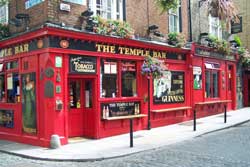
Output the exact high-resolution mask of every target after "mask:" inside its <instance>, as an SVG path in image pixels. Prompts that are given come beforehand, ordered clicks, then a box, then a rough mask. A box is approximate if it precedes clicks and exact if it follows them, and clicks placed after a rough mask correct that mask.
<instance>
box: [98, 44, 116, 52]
mask: <svg viewBox="0 0 250 167" xmlns="http://www.w3.org/2000/svg"><path fill="white" fill-rule="evenodd" d="M95 47H96V48H97V52H105V53H115V46H114V45H101V44H96V45H95Z"/></svg>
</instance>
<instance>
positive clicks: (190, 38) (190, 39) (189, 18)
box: [188, 0, 193, 42]
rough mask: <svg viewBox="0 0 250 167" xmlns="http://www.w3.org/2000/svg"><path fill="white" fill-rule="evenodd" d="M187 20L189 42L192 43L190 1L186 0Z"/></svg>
mask: <svg viewBox="0 0 250 167" xmlns="http://www.w3.org/2000/svg"><path fill="white" fill-rule="evenodd" d="M188 20H189V42H192V41H193V39H192V35H193V34H192V16H191V0H188Z"/></svg>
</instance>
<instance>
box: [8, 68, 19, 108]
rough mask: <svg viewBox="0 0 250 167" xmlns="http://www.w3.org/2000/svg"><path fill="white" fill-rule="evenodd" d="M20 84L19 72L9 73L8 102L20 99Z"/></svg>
mask: <svg viewBox="0 0 250 167" xmlns="http://www.w3.org/2000/svg"><path fill="white" fill-rule="evenodd" d="M19 96H20V85H19V75H18V74H17V73H9V74H7V102H8V103H16V102H18V101H19Z"/></svg>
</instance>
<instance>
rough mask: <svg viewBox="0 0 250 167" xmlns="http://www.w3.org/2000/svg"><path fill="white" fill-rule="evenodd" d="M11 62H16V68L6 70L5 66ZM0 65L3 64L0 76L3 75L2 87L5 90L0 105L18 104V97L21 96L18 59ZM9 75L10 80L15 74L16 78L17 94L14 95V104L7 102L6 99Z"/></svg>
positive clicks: (7, 99)
mask: <svg viewBox="0 0 250 167" xmlns="http://www.w3.org/2000/svg"><path fill="white" fill-rule="evenodd" d="M11 62H17V66H16V67H15V68H8V67H7V66H8V65H7V64H8V63H11ZM1 64H3V69H2V71H1V72H0V74H1V75H4V85H5V86H4V88H5V89H4V92H5V93H4V101H0V103H7V104H17V103H19V102H20V96H21V78H20V72H19V66H20V62H19V60H18V59H14V60H10V61H7V62H2V63H1ZM9 74H11V75H12V79H13V76H14V75H15V74H16V75H17V76H18V85H19V94H16V97H15V101H14V102H9V98H8V94H9V90H8V75H9ZM12 82H14V80H13V81H12ZM12 84H13V83H12ZM17 93H18V92H17ZM18 96H19V97H18Z"/></svg>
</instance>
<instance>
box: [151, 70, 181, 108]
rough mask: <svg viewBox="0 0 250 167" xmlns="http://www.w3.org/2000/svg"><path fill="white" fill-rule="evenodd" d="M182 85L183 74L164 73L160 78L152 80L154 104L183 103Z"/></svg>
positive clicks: (177, 72) (174, 72) (176, 72)
mask: <svg viewBox="0 0 250 167" xmlns="http://www.w3.org/2000/svg"><path fill="white" fill-rule="evenodd" d="M184 84H185V80H184V72H182V71H165V72H164V73H163V76H162V77H161V78H159V79H154V94H153V95H154V103H155V104H165V103H183V102H184V101H185V96H184V93H185V91H184Z"/></svg>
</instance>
